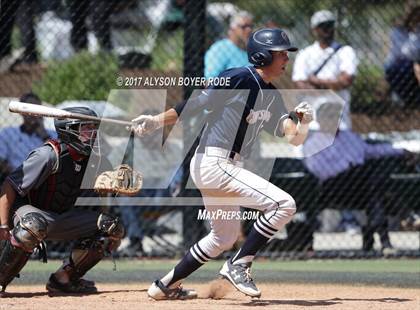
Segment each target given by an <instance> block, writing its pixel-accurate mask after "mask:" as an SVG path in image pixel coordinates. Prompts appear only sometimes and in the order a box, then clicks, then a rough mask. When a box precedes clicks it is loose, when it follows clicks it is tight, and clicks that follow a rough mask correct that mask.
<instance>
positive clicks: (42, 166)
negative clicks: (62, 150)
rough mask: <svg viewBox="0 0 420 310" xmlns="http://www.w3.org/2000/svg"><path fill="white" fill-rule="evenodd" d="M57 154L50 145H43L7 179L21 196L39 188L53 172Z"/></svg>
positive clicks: (30, 154)
mask: <svg viewBox="0 0 420 310" xmlns="http://www.w3.org/2000/svg"><path fill="white" fill-rule="evenodd" d="M56 163H57V155H56V153H55V151H54V150H53V148H52V147H51V146H48V145H44V146H41V147H39V148H37V149H35V150H33V151H32V152H31V153H29V155H28V158H27V159H26V160H25V161H24V162H23V163H22V164H21V165H20V166H19V167H17V168H16V169H15V170H14V171H13V172H12V173H11V174H10V175H9V176H8V177H7V180H8V181H9V183H10V184H11V185H12V187H13V188H14V189H15V190H16V192H17V193H18V194H19V195H20V196H25V195H26V194H27V193H28V192H29V191H30V190H31V189H33V188H38V187H39V186H40V185H41V184H42V183H44V181H45V180H46V179H47V178H48V176H50V175H51V173H52V172H53V169H54V166H55V164H56Z"/></svg>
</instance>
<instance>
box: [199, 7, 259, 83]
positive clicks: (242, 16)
mask: <svg viewBox="0 0 420 310" xmlns="http://www.w3.org/2000/svg"><path fill="white" fill-rule="evenodd" d="M252 22H253V18H252V16H251V15H250V14H248V13H247V12H241V13H238V14H237V15H235V16H233V17H232V19H231V21H230V24H229V30H228V35H227V38H225V39H222V40H219V41H217V42H215V43H214V44H213V45H212V46H210V48H209V50H208V51H207V52H206V55H205V57H204V76H205V77H206V78H210V77H216V76H218V75H219V74H220V73H221V72H222V71H224V70H226V69H230V68H237V67H243V66H247V65H249V64H250V63H249V62H248V55H247V52H246V44H247V42H248V38H249V36H250V34H251V32H252V27H253V24H252Z"/></svg>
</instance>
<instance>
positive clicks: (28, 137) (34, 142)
mask: <svg viewBox="0 0 420 310" xmlns="http://www.w3.org/2000/svg"><path fill="white" fill-rule="evenodd" d="M20 101H22V102H28V103H32V104H41V101H40V99H39V98H38V96H37V95H35V94H33V93H28V94H25V95H23V96H22V97H21V98H20ZM55 137H56V133H55V131H51V130H46V129H45V128H44V124H43V119H42V117H36V116H29V115H24V116H23V124H22V125H20V126H10V127H5V128H3V129H2V130H1V131H0V178H2V177H5V176H6V175H7V174H9V173H10V172H11V171H13V170H15V169H16V168H17V167H18V166H19V165H20V164H21V163H22V162H23V161H24V160H25V159H26V157H27V155H28V154H29V152H30V151H31V150H33V149H34V148H37V147H39V146H41V145H42V144H43V143H44V142H45V141H46V140H47V139H49V138H55Z"/></svg>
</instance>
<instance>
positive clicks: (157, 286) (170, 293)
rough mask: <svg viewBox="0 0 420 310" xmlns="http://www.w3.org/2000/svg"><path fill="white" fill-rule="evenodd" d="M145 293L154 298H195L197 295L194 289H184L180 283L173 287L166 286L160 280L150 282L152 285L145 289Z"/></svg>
mask: <svg viewBox="0 0 420 310" xmlns="http://www.w3.org/2000/svg"><path fill="white" fill-rule="evenodd" d="M147 295H149V297H150V298H152V299H154V300H168V299H181V300H185V299H195V298H197V296H198V295H197V292H196V291H195V290H188V289H184V288H182V286H181V285H179V286H178V287H175V288H168V287H166V286H165V285H164V284H163V283H162V282H161V281H160V280H156V281H155V282H153V283H152V285H150V287H149V289H148V290H147Z"/></svg>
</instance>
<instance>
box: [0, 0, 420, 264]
mask: <svg viewBox="0 0 420 310" xmlns="http://www.w3.org/2000/svg"><path fill="white" fill-rule="evenodd" d="M319 10H329V11H331V12H332V14H333V16H334V25H333V28H332V31H333V32H334V33H335V40H336V42H339V43H340V44H341V45H342V46H340V48H339V49H337V50H336V51H335V50H334V51H333V48H332V47H330V50H328V51H329V53H332V52H334V53H335V56H332V57H331V60H329V61H328V62H330V63H329V64H328V63H327V64H325V65H324V68H321V70H320V73H319V75H318V76H316V75H314V76H312V77H311V78H314V77H315V78H318V79H321V80H322V79H330V80H334V79H340V78H343V79H344V80H346V81H349V82H348V84H345V86H344V87H343V86H340V87H338V88H336V91H337V93H338V94H339V95H340V96H341V97H342V98H344V101H348V104H349V106H350V112H349V116H350V118H349V123H350V124H351V131H352V132H353V134H354V135H355V136H356V137H359V138H361V139H362V140H357V141H359V142H360V141H364V142H366V145H367V146H366V145H365V144H363V145H364V147H366V149H368V150H373V149H375V145H376V146H377V147H376V151H372V152H373V153H374V154H373V155H372V156H366V154H367V152H368V151H363V152H362V153H360V152H358V146H357V145H356V144H353V143H352V142H348V141H347V144H344V147H343V148H341V149H340V150H338V149H337V151H336V152H335V156H337V154H338V157H336V158H340V159H342V158H348V157H350V159H348V161H347V164H348V166H346V167H344V168H342V169H341V168H340V169H341V170H340V169H333V168H331V167H333V166H335V165H334V162H331V161H334V159H333V158H330V159H328V158H327V160H324V161H322V160H321V161H319V162H316V160H315V161H314V162H312V163H308V161H307V160H306V159H307V157H306V156H305V153H304V152H305V149H304V148H300V149H296V148H292V147H288V146H287V145H285V144H281V147H279V145H278V144H276V143H274V142H273V140H272V138H270V137H262V138H261V141H260V142H259V144H258V152H257V154H256V155H255V156H256V158H254V160H253V162H254V166H253V167H252V169H253V170H255V171H262V170H264V169H266V168H265V167H267V165H268V166H269V165H270V163H274V167H273V169H272V171H271V176H270V179H271V181H272V182H273V183H274V184H275V185H277V186H279V187H280V188H282V189H283V190H285V191H287V192H288V193H290V194H291V195H292V196H293V197H294V198H295V200H296V202H297V207H298V213H297V214H296V215H295V217H294V219H293V220H292V222H291V223H289V224H288V225H287V227H286V228H285V229H284V230H282V231H280V232H279V233H278V234H277V235H276V236H275V237H274V240H272V241H271V242H270V243H269V244H268V245H267V246H266V247H265V248H264V249H263V251H262V255H264V256H267V257H290V258H307V257H377V256H382V255H386V256H388V257H401V256H418V255H419V254H420V232H419V229H420V228H419V226H420V202H419V201H420V190H419V188H420V187H419V185H420V163H419V160H418V155H417V154H418V153H419V152H420V121H419V119H420V109H419V104H420V88H419V80H418V79H417V78H420V73H419V72H420V65H419V61H420V39H419V37H418V36H419V35H420V7H419V6H418V3H417V6H416V3H415V1H406V2H398V3H396V2H395V1H386V0H371V1H356V0H354V1H346V2H342V1H333V0H330V1H306V0H302V1H285V0H259V1H248V0H237V1H230V2H219V1H209V0H207V1H205V0H200V1H192V0H161V1H157V0H128V1H115V0H107V1H105V0H62V1H60V0H56V1H52V0H48V1H43V0H41V1H29V0H6V1H4V0H0V34H1V35H0V104H1V105H0V110H1V116H0V120H1V122H0V124H1V131H2V132H3V133H0V143H1V146H0V151H1V152H0V163H1V179H2V180H3V179H4V178H5V177H6V176H7V173H9V172H10V170H11V169H13V168H14V166H15V165H17V163H15V161H16V160H15V159H16V158H17V157H16V155H13V154H18V153H25V155H24V156H26V154H27V153H28V152H29V150H30V148H32V147H35V146H36V145H35V144H36V143H42V139H41V138H45V137H44V136H42V135H39V132H41V131H40V130H39V131H37V132H34V133H25V132H24V131H22V130H23V129H22V127H20V128H21V133H19V134H17V135H16V136H13V137H11V136H10V134H7V131H6V130H7V128H8V127H10V126H12V127H19V126H20V125H21V118H20V116H17V115H14V114H11V113H9V112H8V111H7V104H8V102H9V100H10V99H13V98H19V97H21V96H22V95H24V94H27V93H30V92H33V93H35V94H36V95H37V96H39V98H40V99H41V100H42V101H43V102H44V103H45V104H50V105H54V106H57V107H66V106H71V105H78V104H87V105H89V106H91V107H93V108H94V109H96V110H97V111H98V112H100V113H101V112H103V115H104V116H107V117H114V118H119V119H126V120H130V119H131V118H133V117H134V116H133V115H136V114H135V112H134V111H136V110H135V108H133V107H134V106H135V105H136V103H135V101H133V100H132V99H133V98H131V97H130V96H131V95H129V94H128V93H127V92H126V91H131V90H133V91H139V90H140V91H142V90H154V89H157V90H159V91H164V96H163V99H162V102H163V106H165V107H171V106H173V105H174V104H175V103H177V102H179V101H180V100H182V99H186V98H189V96H190V94H191V93H192V91H193V88H192V87H189V86H188V87H187V86H185V87H183V86H178V85H174V86H170V87H165V86H164V85H159V83H157V84H153V83H149V84H144V83H140V82H139V79H140V78H146V77H149V78H153V77H156V78H161V77H164V78H179V77H202V76H205V77H206V78H209V77H212V76H217V75H218V74H219V73H220V70H225V69H228V68H230V67H238V66H244V65H248V60H247V55H246V51H245V50H244V49H245V42H246V38H247V36H248V35H249V33H250V32H251V31H252V30H256V29H258V28H262V27H279V28H282V29H284V30H285V31H286V32H287V33H288V34H289V36H290V39H291V41H292V42H293V43H294V44H295V45H296V46H298V47H299V49H300V50H303V49H304V48H306V47H308V46H309V47H312V50H308V49H307V50H306V51H307V52H306V54H305V55H303V54H304V52H299V54H298V55H296V54H295V53H289V57H290V62H289V64H288V66H287V68H286V72H285V74H284V75H283V76H281V77H280V78H279V79H278V80H276V81H275V82H274V84H275V85H276V86H277V87H278V88H279V89H297V88H299V87H300V86H299V82H302V80H305V79H306V78H303V77H302V76H304V75H302V74H303V73H302V72H303V71H305V72H306V74H307V75H309V76H311V75H313V74H311V73H313V72H309V73H308V71H310V70H312V69H313V68H314V65H313V63H316V61H318V59H316V58H317V56H316V55H319V54H320V53H322V49H320V47H319V46H320V45H319V44H318V45H317V43H314V42H316V41H317V40H318V41H319V40H320V34H319V32H318V33H317V31H318V30H319V28H322V27H324V26H325V28H324V29H323V30H325V31H326V32H328V31H329V30H328V27H330V30H331V24H330V25H328V22H331V21H332V20H331V18H328V17H321V19H320V20H318V21H317V20H316V19H314V13H315V12H317V11H319ZM320 25H321V26H320ZM315 28H318V30H317V29H315ZM321 30H322V29H321ZM324 34H325V32H324ZM321 37H322V34H321ZM349 46H350V47H351V50H350V48H349ZM317 48H318V49H317ZM334 49H335V47H334ZM317 53H318V54H317ZM352 53H353V54H352ZM298 57H301V61H300V64H299V60H297V59H298ZM334 57H335V58H334ZM334 66H335V67H334ZM309 68H312V69H309ZM351 68H354V70H353V69H351ZM329 70H332V71H329ZM352 70H353V71H352ZM313 71H315V70H313ZM343 72H350V74H349V76H350V77H348V76H347V77H346V76H345V75H344V77H343V75H341V74H342V73H343ZM325 77H328V78H325ZM143 81H144V80H143ZM308 81H309V78H308ZM308 81H306V82H308ZM312 82H313V84H311V85H312V87H315V88H330V87H325V85H324V86H320V84H319V85H317V86H314V85H316V83H317V82H318V83H322V81H321V82H320V81H319V80H318V81H316V79H315V80H312ZM307 85H308V84H307ZM307 85H306V86H307ZM337 89H339V90H337ZM116 97H118V98H117V99H116ZM135 97H136V96H134V98H135ZM130 98H131V99H130ZM149 104H150V103H149ZM105 107H106V108H105ZM153 108H156V107H153V106H149V109H151V110H152V111H154V112H156V109H155V110H153ZM162 109H163V107H162ZM158 111H159V109H158ZM197 123H199V122H197V120H191V121H190V122H188V123H186V124H185V125H184V132H183V134H184V136H186V137H188V135H190V134H191V133H196V130H200V128H198V129H197V128H195V127H194V126H195V124H197ZM45 128H46V129H47V132H48V133H50V132H49V131H48V130H52V131H53V130H54V128H53V123H52V120H51V119H46V120H45ZM349 129H350V127H348V128H345V130H341V129H340V130H339V135H340V134H341V133H342V132H344V131H346V130H349ZM316 130H318V132H319V130H320V129H319V128H318V129H316ZM316 130H315V131H316ZM42 132H44V131H42ZM25 135H26V138H28V137H29V138H28V139H30V140H32V142H31V143H26V144H25V143H22V141H23V140H22V139H26V138H22V136H25ZM34 135H35V136H36V137H35V138H34ZM37 135H38V136H37ZM51 135H52V136H53V135H54V133H53V132H52V133H51ZM122 135H124V133H122V132H121V130H116V131H115V132H110V133H109V134H107V136H106V139H107V141H106V142H107V145H106V146H105V152H104V153H105V154H108V155H109V156H112V152H113V150H115V149H118V148H120V146H121V145H122V144H121V136H122ZM337 137H338V136H337ZM32 138H34V139H32ZM14 139H15V140H14ZM19 139H21V140H19ZM18 140H19V141H18ZM15 142H16V143H15ZM385 142H386V143H388V144H387V146H385V149H386V150H391V148H392V150H393V151H389V152H387V151H383V149H381V150H379V151H378V149H380V147H378V145H384V144H383V143H385ZM20 145H23V147H22V149H16V148H17V147H19V146H20ZM7 147H9V148H11V149H9V150H8V149H7ZM179 147H180V148H182V141H181V140H180V141H179ZM331 148H334V145H333V146H332V147H331ZM394 149H396V150H397V151H395V150H394ZM402 149H404V150H405V152H402V151H398V150H402ZM127 150H129V148H128V149H127ZM127 150H123V151H122V152H126V155H125V157H124V158H125V160H126V161H127V160H128V161H129V160H131V161H132V160H133V158H131V159H130V152H129V151H127ZM177 152H178V151H177V150H176V149H174V150H173V154H176V153H177ZM340 152H341V153H340ZM375 152H376V153H375ZM188 154H189V153H188ZM349 154H350V155H349ZM357 154H359V155H357ZM360 154H362V155H360ZM390 154H392V155H393V156H388V155H390ZM416 155H417V156H416ZM190 156H191V154H189V155H187V156H186V159H185V160H184V162H183V170H184V173H179V175H178V177H177V178H175V179H174V180H173V182H172V183H171V185H170V186H168V188H164V189H161V190H145V191H143V192H142V194H141V195H142V197H156V196H157V197H173V196H181V197H191V198H197V199H199V198H200V195H199V192H198V191H197V190H195V189H188V188H187V189H185V185H186V183H187V179H188V159H189V158H190ZM358 156H359V157H358ZM22 160H23V159H22ZM156 161H158V160H156ZM314 165H315V168H314ZM317 165H318V166H317ZM323 165H324V166H323ZM328 171H330V172H331V174H328V173H327V172H328ZM326 174H328V177H325V175H326ZM200 205H201V204H198V205H197V206H173V205H171V206H165V205H161V206H156V205H153V206H140V207H134V206H133V207H130V206H106V207H102V208H104V209H106V210H108V211H111V212H114V213H117V214H119V215H121V217H122V219H123V221H124V222H125V224H126V225H127V227H128V236H127V237H126V238H125V239H124V240H123V244H122V247H121V250H120V251H119V254H120V255H121V256H169V257H173V256H176V255H180V254H182V253H183V252H184V251H185V249H187V248H188V246H190V245H192V244H194V243H195V242H197V241H198V240H199V239H200V238H201V237H203V236H204V235H205V234H207V233H208V231H209V227H208V224H206V223H205V221H199V220H197V214H198V212H199V210H200V208H202V206H200ZM251 223H252V222H251V221H245V222H244V223H243V234H244V236H245V235H246V233H247V231H248V230H249V229H250V227H251V225H250V224H251ZM240 242H241V240H239V241H238V244H237V246H240ZM66 246H67V245H66V244H62V243H51V244H50V245H49V255H50V256H51V257H53V256H61V255H63V253H64V250H65V248H66Z"/></svg>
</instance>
